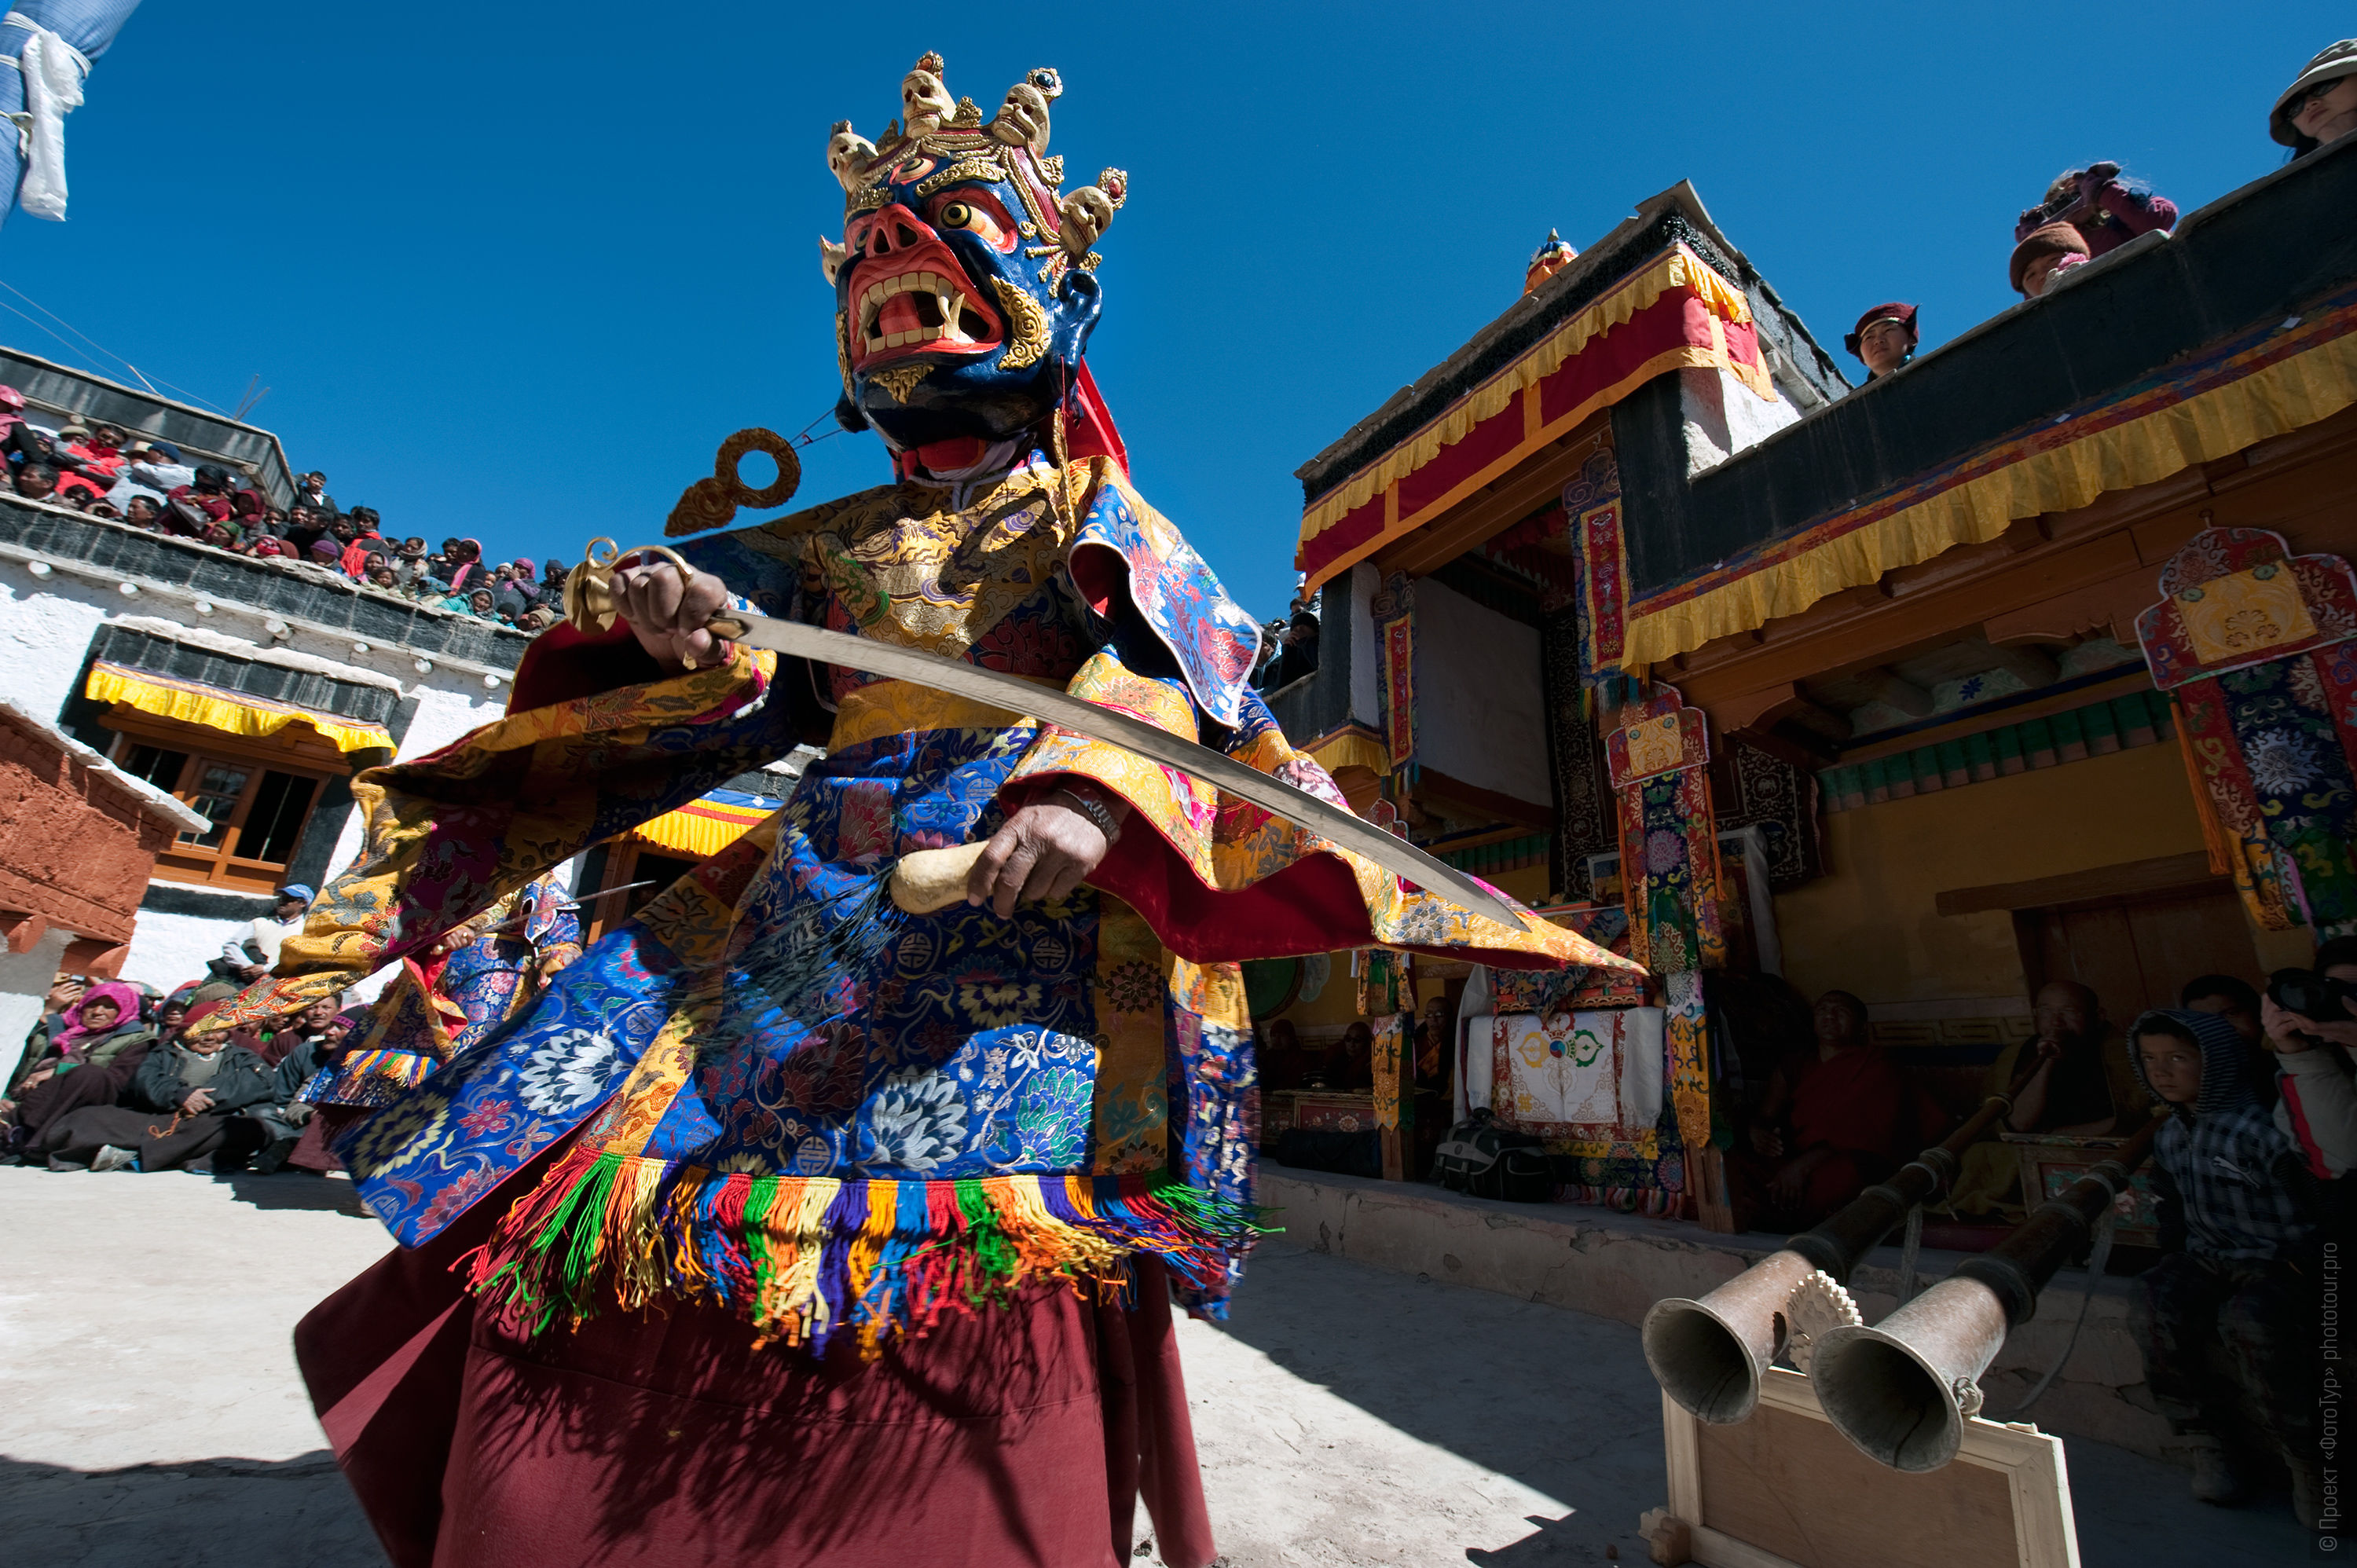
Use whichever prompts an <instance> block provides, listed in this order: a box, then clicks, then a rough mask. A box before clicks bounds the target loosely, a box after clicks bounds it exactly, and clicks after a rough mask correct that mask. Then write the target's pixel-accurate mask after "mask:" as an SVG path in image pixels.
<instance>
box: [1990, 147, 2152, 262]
mask: <svg viewBox="0 0 2357 1568" xmlns="http://www.w3.org/2000/svg"><path fill="white" fill-rule="evenodd" d="M2051 223H2068V224H2070V225H2071V226H2072V228H2074V229H2076V230H2078V231H2079V236H2080V238H2082V239H2083V240H2085V241H2086V242H2087V254H2088V255H2089V256H2101V255H2107V254H2109V253H2110V252H2114V251H2116V250H2118V249H2119V248H2120V247H2121V246H2122V245H2125V244H2126V243H2127V242H2129V241H2130V240H2133V239H2135V238H2136V236H2137V235H2139V234H2149V233H2151V232H2152V231H2154V230H2156V229H2174V228H2176V227H2177V203H2175V202H2174V201H2171V200H2169V199H2168V198H2167V197H2165V196H2155V195H2154V194H2153V193H2152V191H2151V190H2150V189H2149V188H2147V187H2146V186H2145V184H2144V183H2143V182H2142V181H2141V180H2138V181H2135V182H2132V183H2131V182H2125V181H2123V180H2122V179H2121V178H2120V166H2119V165H2117V164H2115V163H2094V164H2089V165H2088V166H2086V167H2085V168H2083V169H2065V170H2064V171H2063V172H2062V173H2061V175H2059V176H2058V177H2056V178H2055V181H2054V183H2053V184H2052V185H2050V186H2049V187H2047V188H2046V199H2045V200H2044V201H2041V202H2040V203H2039V204H2038V205H2037V206H2035V207H2032V208H2029V209H2027V210H2025V211H2024V212H2023V213H2022V215H2021V220H2020V221H2019V222H2018V223H2016V224H2015V225H2014V229H2013V237H2014V240H2015V242H2017V243H2018V242H2021V241H2023V240H2027V239H2029V237H2030V235H2032V234H2034V233H2036V232H2037V231H2040V230H2041V229H2044V228H2045V227H2046V226H2047V225H2049V224H2051Z"/></svg>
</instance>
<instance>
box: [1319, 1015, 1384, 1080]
mask: <svg viewBox="0 0 2357 1568" xmlns="http://www.w3.org/2000/svg"><path fill="white" fill-rule="evenodd" d="M1303 1086H1304V1087H1305V1088H1308V1089H1329V1090H1360V1089H1372V1088H1374V1086H1375V1032H1374V1030H1373V1029H1372V1028H1370V1027H1369V1026H1367V1024H1366V1022H1365V1021H1364V1020H1361V1021H1359V1022H1357V1023H1354V1024H1352V1025H1351V1026H1350V1027H1349V1028H1347V1029H1344V1030H1343V1031H1342V1037H1341V1038H1340V1039H1339V1040H1337V1041H1335V1042H1334V1043H1333V1044H1332V1045H1330V1046H1329V1047H1326V1051H1325V1054H1324V1055H1323V1056H1322V1057H1320V1058H1318V1060H1316V1061H1314V1062H1312V1063H1311V1064H1310V1066H1309V1069H1308V1072H1307V1074H1305V1075H1304V1079H1303Z"/></svg>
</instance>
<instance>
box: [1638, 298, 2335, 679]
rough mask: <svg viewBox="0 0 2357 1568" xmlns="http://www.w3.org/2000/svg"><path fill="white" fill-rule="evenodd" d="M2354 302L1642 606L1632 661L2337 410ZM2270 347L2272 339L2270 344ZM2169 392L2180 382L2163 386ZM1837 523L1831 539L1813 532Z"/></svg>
mask: <svg viewBox="0 0 2357 1568" xmlns="http://www.w3.org/2000/svg"><path fill="white" fill-rule="evenodd" d="M2352 325H2357V323H2352V319H2351V313H2350V312H2336V313H2334V316H2332V317H2325V318H2323V319H2320V320H2311V321H2309V322H2307V323H2304V324H2303V326H2302V328H2294V329H2293V330H2294V331H2295V332H2296V333H2299V334H2301V335H2303V336H2309V337H2310V338H2321V340H2320V341H2314V342H2312V346H2308V347H2304V348H2300V349H2298V351H2296V352H2293V353H2291V354H2289V355H2287V357H2284V358H2281V359H2278V360H2275V362H2273V363H2271V364H2266V365H2263V366H2261V367H2260V368H2257V369H2255V370H2253V371H2251V372H2250V373H2249V374H2247V375H2244V376H2241V377H2239V378H2237V379H2235V380H2233V381H2227V382H2226V383H2225V384H2223V385H2221V386H2216V387H2212V388H2211V389H2209V390H2207V391H2204V392H2196V393H2194V394H2193V395H2191V396H2188V397H2183V398H2178V399H2174V400H2171V401H2168V402H2165V403H2162V404H2161V406H2159V407H2157V408H2155V409H2153V410H2152V412H2150V413H2142V414H2137V415H2136V416H2134V417H2131V418H2126V419H2118V420H2115V421H2114V422H2112V423H2109V424H2099V425H2098V426H2097V427H2096V428H2093V429H2091V430H2089V431H2088V433H2087V434H2086V435H2082V436H2080V437H2078V438H2077V439H2075V440H2073V439H2071V438H2070V437H2069V435H2068V433H2067V432H2064V433H2061V438H2060V439H2058V440H2056V441H2055V442H2054V444H2053V445H2051V446H2040V445H2038V444H2037V443H2038V442H2040V441H2043V440H2045V439H2048V438H2047V437H2044V436H2040V437H2035V438H2033V439H2032V441H2030V442H2028V443H2018V444H2017V446H2019V447H2021V448H2022V449H2021V450H2020V451H2019V453H2018V456H2016V455H2014V454H2010V453H2000V454H1998V456H1999V458H2000V459H2001V460H2000V461H1997V462H1996V463H1994V464H1990V463H1988V462H1987V459H1986V458H1983V459H1981V460H1980V461H1981V462H1982V463H1983V465H1984V467H1985V471H1983V472H1981V473H1978V474H1976V475H1974V476H1973V477H1971V478H1965V479H1964V480H1963V481H1962V482H1960V483H1957V484H1954V485H1953V486H1951V487H1950V488H1948V489H1943V490H1941V491H1939V492H1938V493H1936V494H1933V495H1931V496H1928V497H1926V498H1924V499H1921V500H1920V501H1917V502H1915V503H1914V504H1912V505H1909V506H1904V507H1901V508H1900V509H1899V510H1894V511H1892V512H1891V513H1890V514H1889V515H1888V516H1886V517H1881V518H1878V519H1876V520H1875V521H1871V522H1868V523H1865V524H1863V525H1860V526H1856V527H1848V526H1846V522H1847V520H1846V519H1845V518H1838V517H1837V518H1834V519H1830V520H1828V521H1826V522H1825V523H1823V524H1820V525H1818V528H1816V529H1812V530H1809V531H1807V532H1803V534H1802V535H1800V536H1799V537H1798V538H1796V539H1794V540H1792V541H1790V542H1788V543H1787V545H1786V547H1785V553H1782V554H1781V556H1780V557H1778V558H1776V559H1771V560H1770V561H1768V562H1765V563H1763V564H1759V565H1755V566H1749V567H1746V566H1742V565H1738V566H1735V567H1731V568H1728V569H1727V571H1726V572H1724V573H1722V574H1715V576H1716V577H1717V580H1716V581H1713V580H1711V579H1708V578H1706V579H1705V580H1704V582H1702V583H1701V584H1699V585H1695V587H1694V588H1693V589H1692V590H1690V591H1687V592H1684V594H1683V595H1682V596H1679V597H1678V598H1676V599H1675V601H1674V602H1672V603H1668V604H1665V605H1663V606H1662V607H1660V608H1658V609H1651V610H1649V609H1647V608H1646V607H1644V606H1643V605H1642V604H1638V605H1634V606H1631V616H1630V619H1629V635H1628V641H1627V643H1626V645H1625V651H1624V653H1623V655H1622V660H1621V665H1622V668H1624V669H1628V670H1641V669H1642V668H1644V667H1645V666H1647V665H1651V664H1659V663H1663V662H1664V661H1666V660H1670V659H1673V658H1674V657H1676V656H1677V655H1678V654H1681V653H1690V652H1692V651H1693V650H1695V649H1697V648H1700V647H1702V646H1703V645H1704V644H1705V643H1706V642H1709V641H1710V640H1711V639H1714V638H1719V637H1726V636H1728V635H1731V634H1733V633H1737V632H1745V631H1750V630H1753V629H1755V628H1759V627H1761V626H1764V625H1766V624H1767V623H1768V622H1769V621H1770V620H1773V619H1776V618H1779V617H1781V616H1791V615H1798V614H1799V613H1801V612H1802V611H1803V610H1804V609H1807V608H1808V607H1810V606H1811V605H1813V604H1814V603H1816V602H1817V601H1818V600H1819V599H1822V598H1824V597H1825V596H1827V595H1829V594H1837V593H1840V592H1841V591H1842V590H1843V589H1845V588H1855V587H1860V586H1863V585H1866V584H1868V583H1872V582H1876V581H1878V580H1879V579H1880V577H1881V576H1882V574H1884V573H1885V572H1888V571H1891V570H1893V569H1895V568H1898V567H1900V566H1911V565H1914V564H1916V563H1918V562H1921V561H1928V560H1930V559H1931V558H1932V556H1934V555H1937V554H1939V553H1941V552H1942V551H1943V550H1947V549H1949V548H1951V547H1953V546H1954V545H1958V544H1980V543H1985V542H1987V541H1989V540H1992V539H1995V538H1996V537H1997V535H1999V534H2001V533H2003V532H2005V531H2006V530H2007V528H2008V527H2010V526H2011V525H2012V524H2013V523H2014V522H2015V521H2018V519H2021V518H2025V517H2037V516H2039V515H2040V514H2041V513H2045V512H2061V511H2071V510H2076V509H2077V508H2080V507H2083V506H2086V505H2087V504H2089V503H2090V502H2092V501H2093V500H2094V499H2095V498H2096V497H2097V496H2099V495H2101V494H2103V493H2104V491H2106V490H2125V489H2133V488H2135V487H2136V486H2138V485H2148V484H2151V483H2153V482H2154V481H2155V480H2158V479H2165V478H2168V477H2169V476H2170V475H2171V474H2175V473H2178V472H2179V471H2181V470H2183V469H2185V468H2188V467H2194V466H2196V465H2199V464H2202V463H2207V462H2212V461H2214V460H2215V459H2217V458H2220V457H2225V456H2232V455H2233V454H2234V453H2236V452H2240V451H2242V450H2243V449H2244V447H2246V446H2252V445H2254V444H2255V443H2257V442H2260V441H2264V440H2266V439H2267V438H2268V437H2270V436H2275V435H2283V434H2285V433H2286V432H2287V431H2292V430H2298V429H2299V428H2300V427H2301V426H2303V425H2309V424H2315V423H2317V422H2318V421H2319V420H2322V419H2327V418H2330V416H2331V415H2333V414H2336V413H2340V412H2341V410H2342V409H2344V408H2347V407H2349V406H2350V405H2351V404H2352V403H2357V331H2352ZM2262 351H2264V350H2262ZM2160 395H2162V396H2166V393H2165V392H2164V393H2162V394H2160ZM1815 532H1824V534H1825V535H1826V537H1824V540H1823V542H1814V543H1813V542H1810V540H1809V534H1810V533H1815Z"/></svg>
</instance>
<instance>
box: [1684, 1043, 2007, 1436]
mask: <svg viewBox="0 0 2357 1568" xmlns="http://www.w3.org/2000/svg"><path fill="white" fill-rule="evenodd" d="M2015 1088H2016V1089H2017V1090H2018V1088H2019V1085H2018V1083H2017V1084H2016V1086H2015ZM2011 1109H2013V1094H2012V1092H2011V1091H2008V1092H2007V1093H2005V1094H1992V1095H1990V1096H1989V1097H1988V1099H1987V1100H1986V1101H1985V1102H1984V1103H1983V1104H1982V1106H1981V1108H1980V1110H1978V1111H1977V1112H1974V1114H1973V1115H1972V1117H1971V1118H1970V1119H1969V1120H1967V1121H1966V1122H1964V1125H1963V1126H1961V1127H1959V1128H1957V1129H1956V1130H1955V1131H1954V1132H1953V1133H1949V1134H1948V1136H1947V1138H1946V1140H1945V1141H1943V1143H1941V1144H1939V1145H1938V1146H1937V1147H1936V1148H1930V1149H1926V1150H1924V1151H1923V1152H1922V1153H1921V1154H1920V1155H1916V1156H1915V1157H1914V1159H1912V1160H1910V1162H1908V1164H1907V1165H1903V1166H1901V1167H1900V1170H1899V1171H1898V1173H1897V1174H1895V1175H1894V1176H1891V1178H1890V1179H1889V1181H1886V1182H1880V1183H1878V1184H1876V1185H1875V1186H1873V1187H1867V1189H1866V1190H1865V1191H1864V1192H1862V1193H1860V1194H1859V1195H1858V1196H1857V1197H1856V1198H1855V1199H1853V1200H1852V1201H1851V1203H1850V1204H1849V1206H1848V1207H1847V1208H1844V1209H1842V1210H1841V1212H1839V1213H1838V1214H1835V1216H1834V1217H1833V1218H1832V1219H1827V1220H1826V1221H1825V1222H1824V1224H1822V1225H1820V1226H1818V1227H1817V1228H1816V1229H1815V1230H1807V1231H1803V1232H1802V1233H1801V1234H1800V1235H1798V1236H1795V1237H1793V1238H1792V1240H1790V1241H1788V1242H1786V1243H1785V1245H1784V1248H1783V1250H1782V1251H1778V1252H1773V1253H1770V1255H1769V1256H1768V1257H1765V1258H1763V1259H1761V1260H1760V1262H1757V1263H1754V1264H1752V1265H1751V1267H1750V1268H1749V1269H1746V1270H1745V1271H1744V1272H1743V1273H1740V1274H1738V1275H1737V1276H1736V1277H1735V1278H1733V1279H1731V1280H1729V1281H1727V1283H1725V1284H1723V1285H1721V1286H1719V1287H1718V1288H1717V1290H1715V1291H1713V1292H1711V1293H1710V1294H1708V1295H1706V1296H1704V1297H1703V1298H1702V1299H1701V1300H1700V1301H1690V1300H1688V1299H1686V1298H1685V1297H1683V1296H1672V1297H1670V1298H1668V1299H1667V1300H1663V1301H1657V1302H1655V1303H1654V1304H1653V1306H1652V1311H1650V1312H1648V1313H1646V1314H1645V1324H1644V1328H1643V1335H1644V1343H1645V1364H1646V1365H1647V1366H1649V1367H1651V1368H1652V1369H1653V1379H1654V1380H1655V1381H1656V1382H1658V1383H1660V1384H1661V1385H1662V1391H1663V1392H1664V1393H1666V1394H1668V1395H1669V1396H1670V1398H1672V1399H1673V1400H1675V1401H1676V1402H1678V1404H1679V1406H1680V1407H1681V1408H1682V1409H1684V1410H1685V1411H1687V1412H1691V1413H1692V1414H1693V1415H1694V1416H1695V1419H1696V1420H1699V1421H1706V1422H1710V1423H1713V1424H1714V1425H1721V1426H1724V1425H1730V1424H1732V1423H1736V1422H1738V1421H1743V1420H1747V1419H1749V1416H1750V1414H1751V1412H1752V1410H1753V1409H1754V1408H1755V1407H1756V1406H1757V1405H1758V1404H1759V1402H1760V1379H1761V1378H1762V1377H1764V1376H1765V1375H1766V1374H1767V1371H1768V1366H1769V1363H1770V1362H1771V1361H1773V1360H1775V1359H1776V1358H1777V1357H1778V1356H1780V1355H1781V1354H1783V1353H1784V1352H1785V1350H1786V1349H1787V1348H1788V1347H1789V1346H1791V1345H1792V1342H1793V1336H1792V1323H1791V1320H1790V1315H1789V1314H1788V1312H1787V1310H1786V1305H1787V1303H1789V1302H1791V1301H1792V1298H1793V1293H1794V1292H1795V1291H1798V1290H1799V1289H1800V1288H1801V1287H1802V1285H1803V1283H1807V1282H1809V1281H1812V1280H1813V1279H1815V1277H1816V1276H1817V1275H1818V1274H1820V1273H1822V1274H1824V1276H1825V1282H1824V1287H1823V1294H1825V1295H1826V1296H1829V1297H1831V1298H1834V1299H1835V1300H1837V1301H1838V1302H1840V1303H1841V1304H1842V1305H1844V1306H1846V1305H1847V1296H1846V1294H1845V1293H1843V1292H1842V1291H1841V1290H1840V1289H1839V1287H1840V1286H1841V1285H1842V1284H1843V1283H1846V1281H1847V1280H1848V1279H1849V1276H1850V1271H1851V1270H1853V1269H1855V1268H1857V1264H1858V1261H1859V1260H1860V1259H1862V1258H1864V1257H1865V1256H1866V1255H1867V1253H1868V1252H1870V1251H1873V1250H1874V1249H1875V1247H1876V1246H1877V1245H1878V1244H1879V1243H1880V1242H1881V1240H1882V1239H1883V1238H1884V1237H1885V1236H1887V1235H1889V1233H1890V1229H1891V1227H1892V1226H1894V1225H1897V1224H1898V1223H1899V1222H1900V1220H1902V1219H1906V1218H1907V1211H1908V1210H1909V1209H1910V1208H1914V1207H1915V1206H1916V1205H1917V1204H1919V1203H1925V1202H1928V1201H1930V1200H1931V1199H1932V1198H1934V1197H1938V1196H1939V1195H1940V1194H1942V1193H1943V1192H1945V1191H1947V1190H1948V1187H1949V1186H1950V1184H1952V1183H1953V1182H1954V1180H1955V1179H1956V1172H1957V1170H1958V1169H1959V1168H1960V1162H1961V1161H1962V1159H1963V1157H1964V1150H1965V1149H1967V1148H1969V1147H1970V1146H1971V1145H1972V1144H1975V1143H1976V1142H1978V1141H1979V1139H1980V1137H1981V1135H1982V1134H1983V1133H1986V1132H1987V1131H1988V1130H1989V1129H1990V1128H1991V1127H1993V1126H1995V1125H1996V1120H1997V1118H1998V1117H2000V1116H2003V1115H2004V1114H2005V1113H2006V1112H2007V1111H2010V1110H2011ZM1852 1310H1853V1311H1854V1309H1852ZM1852 1321H1855V1317H1853V1318H1852ZM1803 1370H1806V1368H1805V1367H1804V1368H1803Z"/></svg>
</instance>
